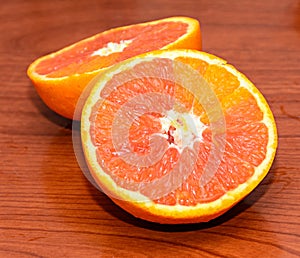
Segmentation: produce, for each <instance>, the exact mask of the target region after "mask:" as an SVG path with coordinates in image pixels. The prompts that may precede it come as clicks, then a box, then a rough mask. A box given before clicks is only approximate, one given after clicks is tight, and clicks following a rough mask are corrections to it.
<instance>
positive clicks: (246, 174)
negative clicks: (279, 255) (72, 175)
mask: <svg viewBox="0 0 300 258" xmlns="http://www.w3.org/2000/svg"><path fill="white" fill-rule="evenodd" d="M81 138H82V146H83V151H84V155H85V159H86V162H87V164H88V167H89V170H90V173H91V175H92V176H93V178H94V179H95V181H96V182H97V184H98V185H99V186H100V188H101V189H102V190H103V191H104V192H105V193H106V194H107V195H108V196H109V197H110V198H111V199H112V200H113V201H114V202H115V203H116V204H117V205H119V206H120V207H122V208H123V209H125V210H126V211H128V212H129V213H131V214H133V215H134V216H136V217H139V218H142V219H145V220H149V221H153V222H158V223H168V224H169V223H170V224H171V223H195V222H205V221H209V220H211V219H214V218H216V217H218V216H220V215H221V214H223V213H224V212H226V211H228V210H229V209H230V208H231V207H232V206H233V205H235V204H236V203H238V202H239V201H240V200H241V199H243V198H244V197H245V196H246V195H248V194H249V193H250V192H251V191H252V190H253V189H254V188H255V187H256V186H257V185H258V184H259V183H260V182H261V181H262V180H263V178H264V177H265V176H266V174H267V173H268V171H269V169H270V167H271V164H272V162H273V159H274V156H275V152H276V148H277V132H276V125H275V121H274V118H273V115H272V112H271V110H270V108H269V106H268V104H267V102H266V100H265V98H264V97H263V95H262V94H261V93H260V92H259V90H258V89H257V88H256V87H255V86H254V85H253V84H252V83H251V82H250V81H249V80H248V79H247V78H246V77H245V76H244V75H243V74H242V73H240V72H239V71H237V70H236V69H235V68H234V67H233V66H232V65H229V64H227V63H226V61H225V60H223V59H221V58H218V57H216V56H213V55H211V54H207V53H204V52H200V51H196V50H163V51H154V52H150V53H147V54H143V55H140V56H137V57H134V58H131V59H129V60H126V61H124V62H121V63H120V64H117V65H115V66H114V67H112V68H110V69H108V70H106V71H105V72H104V73H103V74H102V76H100V77H97V79H95V82H94V85H93V88H92V90H91V92H90V95H89V97H88V98H87V100H86V102H85V105H84V108H83V112H82V117H81Z"/></svg>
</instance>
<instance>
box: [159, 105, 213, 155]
mask: <svg viewBox="0 0 300 258" xmlns="http://www.w3.org/2000/svg"><path fill="white" fill-rule="evenodd" d="M160 122H161V125H162V131H163V132H164V133H163V134H162V136H163V137H165V138H168V137H169V136H168V134H167V133H168V132H169V135H171V136H172V137H173V139H174V142H171V143H170V147H174V148H176V149H177V150H178V151H179V152H180V153H181V152H182V151H183V149H185V148H186V147H189V148H191V149H193V148H194V143H195V142H196V141H202V140H203V137H202V133H203V131H204V130H205V129H206V128H207V126H206V125H205V124H203V123H201V121H200V117H199V116H196V115H193V114H190V113H180V112H176V111H174V110H169V111H168V112H167V115H166V116H164V117H162V118H160ZM170 128H174V130H170Z"/></svg>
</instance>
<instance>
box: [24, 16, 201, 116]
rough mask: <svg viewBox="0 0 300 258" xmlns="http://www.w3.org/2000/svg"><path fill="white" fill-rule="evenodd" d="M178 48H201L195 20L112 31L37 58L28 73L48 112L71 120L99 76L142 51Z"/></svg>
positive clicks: (173, 20) (173, 19)
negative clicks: (52, 111) (87, 88)
mask: <svg viewBox="0 0 300 258" xmlns="http://www.w3.org/2000/svg"><path fill="white" fill-rule="evenodd" d="M179 48H187V49H198V50H200V49H201V35H200V26H199V23H198V21H197V20H195V19H192V18H188V17H171V18H166V19H162V20H157V21H152V22H147V23H141V24H135V25H130V26H125V27H120V28H115V29H111V30H108V31H105V32H102V33H99V34H97V35H95V36H92V37H90V38H87V39H85V40H82V41H79V42H77V43H75V44H73V45H71V46H68V47H66V48H63V49H61V50H59V51H57V52H55V53H52V54H49V55H46V56H44V57H41V58H39V59H37V60H36V61H34V62H33V63H32V64H31V65H30V66H29V68H28V71H27V74H28V76H29V78H30V79H31V80H32V82H33V84H34V85H35V88H36V90H37V92H38V94H39V95H40V97H41V98H42V100H43V101H44V102H45V103H46V105H47V106H48V107H49V108H50V109H52V110H54V111H55V112H57V113H58V114H60V115H62V116H64V117H67V118H70V119H73V114H74V110H75V107H76V103H77V101H78V98H79V96H80V95H81V93H82V91H83V89H84V88H85V87H86V85H87V84H88V82H89V81H90V80H91V79H92V78H93V77H95V76H96V75H97V74H98V73H100V72H102V71H104V70H105V69H106V68H107V67H110V66H112V65H114V64H116V63H118V62H120V61H123V60H125V59H128V58H130V57H133V56H136V55H139V54H142V53H145V52H149V51H152V50H157V49H179ZM77 119H78V118H77Z"/></svg>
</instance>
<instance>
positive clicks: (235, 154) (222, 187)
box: [90, 58, 268, 206]
mask: <svg viewBox="0 0 300 258" xmlns="http://www.w3.org/2000/svg"><path fill="white" fill-rule="evenodd" d="M179 60H180V61H182V62H185V63H189V64H191V65H192V67H193V68H195V69H197V70H198V71H199V72H200V73H201V74H203V76H204V78H205V79H206V80H207V81H209V82H211V83H212V87H213V88H214V90H215V92H216V95H217V97H218V98H219V100H220V101H221V104H222V108H223V113H224V117H225V120H226V130H227V131H226V148H225V153H224V156H223V159H222V161H221V164H220V166H219V168H218V170H217V172H216V174H215V176H214V177H213V179H212V180H211V181H210V182H209V183H207V184H206V185H204V186H200V184H199V180H200V179H201V175H202V173H203V170H204V167H205V164H206V162H207V160H208V156H209V152H210V148H211V132H210V128H209V121H208V120H207V117H206V114H205V112H204V110H203V108H202V107H201V105H200V104H199V103H197V102H196V101H194V97H193V96H192V94H189V93H188V92H187V91H186V89H184V88H183V87H181V86H180V85H177V84H175V83H172V82H170V81H167V80H165V79H157V78H143V79H135V80H132V81H130V82H127V83H124V84H122V85H120V86H119V87H118V88H117V89H115V90H113V91H112V92H111V94H110V95H109V96H108V97H107V98H106V99H105V100H103V101H98V103H97V104H96V105H95V106H94V109H93V112H92V115H91V117H90V120H91V129H90V135H91V136H92V140H93V144H94V145H95V146H96V148H97V157H98V162H99V164H100V165H101V166H102V168H103V171H104V172H105V173H108V174H109V175H110V176H111V177H112V178H113V179H114V181H115V182H116V183H117V184H120V185H121V184H122V181H123V180H125V181H126V182H128V184H126V185H123V184H122V187H124V188H128V189H130V190H135V191H136V190H137V189H134V187H133V186H132V188H131V185H130V182H150V181H152V180H154V179H157V178H161V177H162V176H164V175H166V174H168V173H170V172H171V171H172V169H173V168H174V165H175V164H176V162H177V161H178V160H179V157H180V152H179V151H178V149H176V148H175V147H174V145H176V141H175V140H174V137H173V138H172V135H173V133H174V130H176V128H172V127H170V128H169V130H168V131H164V130H163V129H162V125H161V120H160V118H161V116H162V114H155V113H151V114H145V115H143V116H141V117H139V118H138V119H137V120H136V121H135V122H134V123H133V124H132V126H131V128H130V132H129V139H130V145H131V148H132V150H133V151H134V152H136V153H138V154H140V155H144V154H145V153H147V152H148V151H149V148H150V147H149V139H150V136H151V135H153V134H154V133H160V134H164V135H165V136H166V139H165V141H166V142H167V144H168V145H169V148H168V149H167V151H166V152H165V153H164V155H163V157H162V159H161V160H160V161H159V162H157V163H156V164H154V165H152V166H149V167H142V168H137V167H135V166H132V165H130V164H128V163H126V162H125V161H124V160H123V159H122V158H120V157H119V155H118V153H117V152H116V149H115V148H114V145H113V142H112V136H111V128H112V125H113V119H114V117H115V114H116V112H117V111H118V109H119V108H120V107H121V105H122V104H124V103H125V102H126V101H127V100H128V99H130V98H132V97H134V96H137V95H138V94H144V93H147V92H157V93H161V94H168V95H171V96H173V97H174V98H175V99H177V100H178V101H180V102H181V103H182V104H183V105H184V106H185V107H186V108H187V109H188V111H189V112H193V113H194V114H196V115H197V116H198V119H199V120H200V121H201V122H202V123H204V124H207V125H208V128H207V129H205V130H204V131H203V133H202V140H201V141H197V142H195V143H194V146H195V144H197V146H198V147H199V149H198V150H199V152H198V157H197V161H196V164H195V166H194V168H193V171H192V173H191V174H189V176H188V178H187V179H186V181H184V182H183V183H182V185H181V187H179V188H178V189H177V190H174V191H172V192H171V193H169V194H168V195H166V196H164V197H162V198H159V199H157V200H154V201H155V202H156V203H160V204H165V205H175V204H181V205H186V206H194V205H196V204H198V203H205V202H211V201H214V200H216V199H218V198H220V197H221V196H222V195H224V194H225V193H226V192H227V191H228V190H232V189H234V188H236V187H237V186H238V185H239V184H241V183H244V182H246V181H247V179H248V178H250V177H251V176H252V175H253V173H254V169H255V167H256V166H258V165H259V164H260V163H261V162H262V161H263V160H264V158H265V153H266V148H267V142H268V131H267V130H268V129H267V127H266V126H265V125H264V124H263V123H262V119H263V113H262V111H261V110H260V109H259V107H258V106H257V103H256V100H255V99H254V97H253V96H252V95H251V94H250V92H249V91H248V90H247V89H245V88H243V87H240V85H239V81H238V80H237V79H236V78H235V76H233V75H232V74H231V73H229V72H228V71H227V70H226V69H225V68H222V67H217V66H215V65H208V64H207V63H205V62H204V61H199V62H198V63H197V62H196V61H197V60H193V59H191V58H186V59H179ZM216 74H217V75H218V76H215V75H216ZM102 92H103V91H102ZM144 194H145V193H144Z"/></svg>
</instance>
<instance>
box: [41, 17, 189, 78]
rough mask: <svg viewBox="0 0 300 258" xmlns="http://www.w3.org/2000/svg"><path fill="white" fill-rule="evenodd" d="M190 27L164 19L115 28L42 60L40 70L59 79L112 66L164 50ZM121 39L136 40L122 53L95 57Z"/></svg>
mask: <svg viewBox="0 0 300 258" xmlns="http://www.w3.org/2000/svg"><path fill="white" fill-rule="evenodd" d="M187 29H188V24H186V23H183V22H161V23H159V24H152V25H149V24H148V25H147V26H143V25H133V26H130V27H128V29H122V30H119V31H115V30H112V31H109V32H108V33H106V34H100V35H99V36H96V37H95V38H93V39H92V40H90V41H88V42H82V43H77V44H76V46H74V47H72V48H71V49H69V50H66V51H64V52H62V53H61V54H58V55H56V56H55V57H52V58H48V59H45V60H43V61H41V62H40V63H39V64H38V65H37V67H36V72H37V73H39V74H41V75H47V77H50V78H59V77H63V76H69V75H70V74H80V73H84V72H89V71H94V70H98V69H101V68H104V67H109V66H111V65H113V64H115V63H118V62H120V61H123V60H125V59H128V58H129V57H132V56H136V55H139V54H141V53H145V52H149V51H151V50H155V49H160V48H162V47H164V46H166V45H168V44H170V43H172V42H174V41H175V40H177V39H178V38H179V37H181V36H182V35H184V34H185V33H186V32H187ZM153 32H155V34H154V33H153ZM149 39H151V40H149ZM121 40H132V42H131V43H130V44H129V45H128V46H127V47H126V48H125V49H124V50H123V51H122V52H116V53H111V54H109V55H107V56H99V55H96V56H92V54H93V53H94V51H96V50H99V49H102V48H104V47H106V46H107V44H108V43H110V42H115V43H120V41H121Z"/></svg>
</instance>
